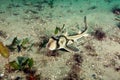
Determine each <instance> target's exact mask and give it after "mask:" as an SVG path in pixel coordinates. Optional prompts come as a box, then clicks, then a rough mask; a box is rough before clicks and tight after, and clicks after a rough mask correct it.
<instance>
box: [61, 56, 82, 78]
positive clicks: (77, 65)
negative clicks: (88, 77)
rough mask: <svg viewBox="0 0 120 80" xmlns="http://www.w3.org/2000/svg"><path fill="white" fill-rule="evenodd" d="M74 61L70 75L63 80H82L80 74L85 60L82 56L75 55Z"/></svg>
mask: <svg viewBox="0 0 120 80" xmlns="http://www.w3.org/2000/svg"><path fill="white" fill-rule="evenodd" d="M72 60H73V62H74V63H73V65H72V67H71V69H70V71H69V72H68V75H67V76H66V77H65V78H64V79H63V80H82V79H81V78H80V77H79V72H80V71H81V65H82V62H83V58H82V56H81V55H80V54H74V55H73V59H72Z"/></svg>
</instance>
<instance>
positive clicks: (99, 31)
mask: <svg viewBox="0 0 120 80" xmlns="http://www.w3.org/2000/svg"><path fill="white" fill-rule="evenodd" d="M93 35H94V37H95V38H96V39H97V40H100V41H101V40H103V39H104V38H105V37H106V34H105V32H103V31H102V28H98V29H96V30H95V32H93Z"/></svg>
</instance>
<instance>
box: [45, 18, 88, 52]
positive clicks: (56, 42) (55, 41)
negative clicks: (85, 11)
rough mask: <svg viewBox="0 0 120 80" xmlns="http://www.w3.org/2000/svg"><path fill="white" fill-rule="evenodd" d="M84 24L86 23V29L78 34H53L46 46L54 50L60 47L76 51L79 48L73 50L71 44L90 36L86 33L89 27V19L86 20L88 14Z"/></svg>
mask: <svg viewBox="0 0 120 80" xmlns="http://www.w3.org/2000/svg"><path fill="white" fill-rule="evenodd" d="M84 24H85V29H84V30H83V31H79V32H78V34H76V35H72V36H70V35H68V34H67V32H66V33H65V34H61V35H59V36H52V37H51V38H50V39H49V41H48V43H47V45H46V47H47V48H48V49H49V50H51V51H53V50H59V49H65V50H67V51H69V52H76V51H78V50H73V49H72V48H70V46H69V45H70V44H72V43H74V42H76V41H77V40H78V39H80V38H82V37H85V36H88V34H87V33H86V31H87V29H88V27H87V21H86V16H85V17H84Z"/></svg>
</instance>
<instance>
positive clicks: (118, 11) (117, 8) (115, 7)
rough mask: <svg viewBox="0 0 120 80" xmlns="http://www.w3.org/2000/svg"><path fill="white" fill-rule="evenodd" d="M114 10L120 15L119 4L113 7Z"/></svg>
mask: <svg viewBox="0 0 120 80" xmlns="http://www.w3.org/2000/svg"><path fill="white" fill-rule="evenodd" d="M112 12H113V13H114V14H116V15H120V8H119V7H118V6H114V7H113V8H112Z"/></svg>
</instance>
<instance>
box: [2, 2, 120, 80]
mask: <svg viewBox="0 0 120 80" xmlns="http://www.w3.org/2000/svg"><path fill="white" fill-rule="evenodd" d="M49 1H50V0H33V1H32V0H29V1H27V0H0V41H1V42H3V43H4V44H5V45H9V44H10V43H11V42H12V40H13V38H14V37H16V36H17V37H18V38H19V39H23V38H26V37H27V38H29V39H30V40H31V41H32V42H33V43H36V44H37V43H38V45H35V46H33V47H32V51H26V50H22V51H21V52H19V53H18V52H17V51H14V52H10V61H12V60H15V59H16V57H17V56H28V57H30V58H33V60H34V61H35V63H34V67H35V68H37V74H41V79H40V80H120V26H118V25H117V24H119V23H120V19H119V20H116V18H120V17H119V16H120V13H119V14H115V13H113V12H112V9H113V8H114V7H115V6H117V7H118V8H119V9H120V1H119V0H69V1H68V0H51V1H53V4H52V3H51V4H50V2H49ZM84 16H86V17H87V24H88V34H89V36H88V37H85V38H81V39H80V40H78V41H77V42H76V43H74V44H73V45H74V46H75V47H76V48H78V49H79V52H77V53H70V52H65V51H58V53H59V54H58V55H57V56H48V55H47V54H48V52H47V49H46V48H45V47H43V48H42V49H39V42H41V41H42V40H43V39H42V38H41V37H43V36H44V37H48V38H49V37H51V36H54V30H55V28H56V26H57V27H62V26H63V24H65V28H66V31H67V32H68V33H69V34H72V33H74V32H76V33H77V32H78V31H79V30H78V28H77V27H76V26H78V27H79V28H80V29H81V30H82V28H84V22H83V21H84ZM119 25H120V24H119ZM100 28H101V29H102V31H103V32H104V33H105V37H104V38H103V39H102V40H99V39H97V38H96V37H95V35H93V34H92V33H94V32H95V30H97V29H100ZM3 33H4V34H3ZM6 63H7V59H5V58H3V57H2V56H0V74H3V72H4V71H5V69H4V66H5V64H6ZM6 76H7V77H5V78H4V79H2V78H0V80H17V79H16V77H18V76H19V77H22V79H20V80H26V78H25V74H24V73H23V72H20V71H16V72H12V73H7V75H6ZM18 80H19V79H18Z"/></svg>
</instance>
